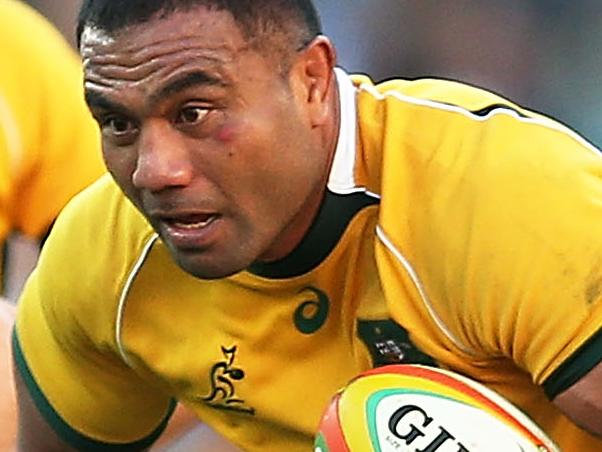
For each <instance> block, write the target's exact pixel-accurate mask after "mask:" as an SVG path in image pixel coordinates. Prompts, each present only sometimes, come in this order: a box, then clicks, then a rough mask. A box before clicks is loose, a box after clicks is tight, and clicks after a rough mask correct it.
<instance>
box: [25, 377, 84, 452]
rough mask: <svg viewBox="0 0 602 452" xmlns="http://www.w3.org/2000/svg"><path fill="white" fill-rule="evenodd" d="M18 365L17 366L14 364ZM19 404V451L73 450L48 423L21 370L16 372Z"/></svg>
mask: <svg viewBox="0 0 602 452" xmlns="http://www.w3.org/2000/svg"><path fill="white" fill-rule="evenodd" d="M14 367H16V366H14ZM14 380H15V388H16V390H17V404H18V410H19V415H18V431H17V451H24V452H25V451H33V450H35V451H37V452H55V451H56V452H61V451H65V452H68V451H73V450H75V449H73V448H71V447H70V446H69V445H68V444H67V443H65V442H64V441H63V440H61V439H60V438H59V437H58V436H57V434H56V433H55V432H54V430H53V429H52V428H51V427H50V426H49V425H48V424H47V423H46V421H45V420H44V418H43V417H42V415H41V414H40V412H39V411H38V409H37V407H36V406H35V404H34V403H33V400H32V399H31V396H30V395H29V392H28V391H27V388H26V387H25V384H24V383H23V379H22V378H21V375H20V374H19V372H17V371H15V372H14Z"/></svg>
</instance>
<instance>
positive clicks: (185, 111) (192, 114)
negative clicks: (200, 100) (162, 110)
mask: <svg viewBox="0 0 602 452" xmlns="http://www.w3.org/2000/svg"><path fill="white" fill-rule="evenodd" d="M207 113H209V109H207V108H203V107H185V108H182V109H181V110H180V112H179V113H178V116H177V118H176V122H177V123H178V124H183V125H195V124H198V123H200V122H201V121H202V120H203V119H204V118H205V116H207Z"/></svg>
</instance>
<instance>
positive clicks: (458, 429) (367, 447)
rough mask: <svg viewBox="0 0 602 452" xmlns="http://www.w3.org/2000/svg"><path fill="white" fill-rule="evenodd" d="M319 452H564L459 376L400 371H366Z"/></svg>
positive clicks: (334, 410) (323, 432) (326, 429)
mask: <svg viewBox="0 0 602 452" xmlns="http://www.w3.org/2000/svg"><path fill="white" fill-rule="evenodd" d="M314 451H315V452H370V451H378V452H388V451H391V452H392V451H395V452H410V451H411V452H468V451H470V452H560V449H558V447H557V446H556V445H555V444H554V443H553V442H552V440H551V439H550V438H549V437H548V436H547V435H546V434H545V433H544V432H543V431H542V430H541V429H540V428H539V427H538V426H537V425H536V424H535V423H534V422H533V421H532V420H531V419H529V418H528V417H527V416H526V415H525V414H524V413H523V412H522V411H520V410H519V409H518V408H516V407H515V406H514V405H512V404H511V403H510V402H509V401H507V400H505V399H504V398H502V397H501V396H500V395H498V394H497V393H495V392H493V391H492V390H490V389H488V388H486V387H485V386H483V385H482V384H479V383H477V382H475V381H473V380H470V379H468V378H466V377H463V376H461V375H459V374H457V373H454V372H450V371H446V370H442V369H436V368H433V367H427V366H421V365H406V364H395V365H389V366H383V367H379V368H377V369H372V370H369V371H367V372H364V373H362V374H360V375H359V376H357V377H356V378H354V379H353V380H352V381H351V382H350V383H349V384H347V385H346V386H345V387H344V388H342V389H341V390H340V391H339V392H338V393H337V394H336V395H335V396H334V397H333V399H332V400H331V402H330V403H329V405H328V407H327V409H326V411H325V413H324V415H323V417H322V419H321V421H320V427H319V431H318V434H317V435H316V439H315V444H314Z"/></svg>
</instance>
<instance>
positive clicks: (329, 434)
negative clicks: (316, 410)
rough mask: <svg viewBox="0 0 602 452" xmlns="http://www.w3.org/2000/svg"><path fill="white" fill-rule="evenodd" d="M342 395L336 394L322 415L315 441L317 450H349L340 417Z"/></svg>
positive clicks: (336, 451) (344, 451) (340, 451)
mask: <svg viewBox="0 0 602 452" xmlns="http://www.w3.org/2000/svg"><path fill="white" fill-rule="evenodd" d="M340 396H341V393H337V394H336V395H335V396H334V398H333V399H332V401H331V403H330V404H329V405H328V408H327V409H326V411H325V412H324V415H323V416H322V420H321V422H320V430H319V432H318V435H317V436H316V441H315V443H314V451H315V452H349V449H348V448H347V442H346V441H345V438H344V436H343V430H342V429H341V426H342V423H341V421H340V419H339V399H340Z"/></svg>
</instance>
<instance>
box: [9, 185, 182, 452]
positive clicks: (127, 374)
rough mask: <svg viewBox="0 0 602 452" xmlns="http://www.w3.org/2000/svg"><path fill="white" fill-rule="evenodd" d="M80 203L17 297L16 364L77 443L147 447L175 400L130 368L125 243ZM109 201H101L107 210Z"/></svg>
mask: <svg viewBox="0 0 602 452" xmlns="http://www.w3.org/2000/svg"><path fill="white" fill-rule="evenodd" d="M85 195H86V193H84V194H83V196H84V197H85ZM74 204H75V205H74V206H71V207H72V208H71V207H69V208H67V209H66V211H65V213H64V215H61V216H60V217H59V221H57V224H56V226H55V228H53V232H52V233H51V235H50V237H49V239H48V241H47V242H46V245H45V247H44V250H43V252H42V255H41V258H40V262H39V265H38V267H37V269H36V270H35V272H34V273H33V274H32V276H31V278H30V279H29V281H28V283H27V285H26V288H25V290H24V293H23V295H22V298H21V300H20V301H19V306H18V313H17V321H16V327H15V331H14V335H13V350H14V356H15V362H16V368H17V370H18V372H19V373H20V375H21V376H22V378H23V380H24V381H25V383H26V386H27V388H28V389H29V392H30V395H31V396H32V398H33V400H34V401H35V403H36V405H37V407H38V408H39V410H40V412H41V413H42V414H43V415H44V417H45V419H46V420H47V422H48V423H49V424H50V425H51V426H52V427H53V428H54V429H55V431H56V432H57V433H58V434H59V435H60V436H61V437H62V438H63V439H64V440H65V441H67V442H69V443H70V444H72V445H73V446H74V447H76V448H77V449H78V450H90V451H93V450H103V451H104V450H112V447H114V448H115V450H141V449H143V448H145V447H147V446H148V445H150V444H151V443H152V442H153V441H154V439H156V437H157V436H158V435H159V434H160V433H161V431H162V430H163V428H164V427H165V425H166V422H167V419H168V418H169V416H170V415H171V412H172V410H173V408H174V402H173V401H172V399H171V398H170V396H169V395H168V392H167V390H166V388H165V387H164V386H163V385H162V383H161V382H160V381H156V380H153V378H152V377H151V376H150V375H141V374H140V371H137V372H135V371H133V370H132V369H131V368H130V367H128V365H127V364H126V363H125V362H124V361H123V360H122V359H121V356H120V354H119V352H118V350H117V346H116V344H115V342H116V341H115V339H114V337H115V321H116V308H117V305H118V298H119V296H118V294H119V289H120V286H121V283H122V282H121V281H122V278H121V274H122V273H121V272H122V271H125V270H126V269H127V267H128V262H125V261H123V260H119V259H117V260H115V259H114V260H112V261H109V260H107V259H108V258H109V257H111V256H108V255H110V254H112V255H113V256H112V257H113V258H114V255H115V254H116V253H115V250H116V249H118V247H119V246H120V245H121V246H123V247H126V245H125V244H123V243H122V244H115V246H116V247H111V246H110V244H109V243H108V242H106V241H105V240H107V238H108V237H110V236H112V235H113V234H115V232H116V231H115V228H116V227H117V226H116V224H115V222H110V221H109V222H102V221H96V223H98V224H99V225H100V227H99V228H94V227H89V226H90V224H91V223H90V222H88V221H87V220H88V219H89V217H90V215H91V214H90V213H89V212H88V211H86V209H85V208H82V204H81V202H80V201H79V198H76V200H75V202H74ZM112 205H113V204H112V203H111V202H110V201H109V202H107V201H106V200H105V202H103V203H102V210H104V211H105V213H104V215H108V216H109V217H110V216H111V206H112ZM95 229H98V230H95ZM94 244H96V245H100V246H95V245H94ZM135 248H136V246H133V249H135ZM103 250H104V251H103ZM117 254H119V253H117ZM118 262H121V264H119V263H118ZM110 264H112V265H110ZM103 268H104V270H105V271H104V272H103V271H102V269H103Z"/></svg>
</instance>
